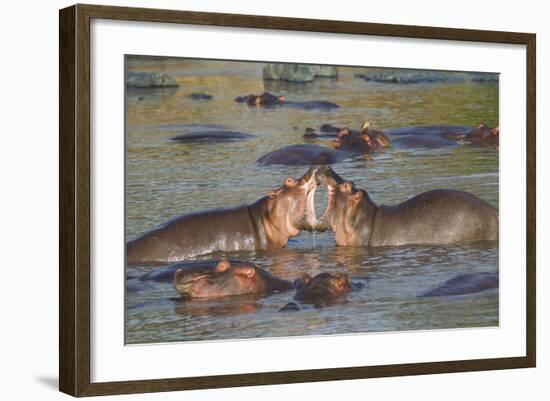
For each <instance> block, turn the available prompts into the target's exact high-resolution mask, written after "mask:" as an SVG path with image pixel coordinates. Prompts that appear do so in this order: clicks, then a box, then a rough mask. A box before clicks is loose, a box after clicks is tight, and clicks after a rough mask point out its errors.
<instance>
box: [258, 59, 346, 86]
mask: <svg viewBox="0 0 550 401" xmlns="http://www.w3.org/2000/svg"><path fill="white" fill-rule="evenodd" d="M337 76H338V70H337V69H336V67H334V66H328V65H308V64H279V63H270V64H267V65H266V66H265V67H264V69H263V77H264V79H265V80H280V81H288V82H311V81H313V80H314V79H315V78H317V77H324V78H335V77H337Z"/></svg>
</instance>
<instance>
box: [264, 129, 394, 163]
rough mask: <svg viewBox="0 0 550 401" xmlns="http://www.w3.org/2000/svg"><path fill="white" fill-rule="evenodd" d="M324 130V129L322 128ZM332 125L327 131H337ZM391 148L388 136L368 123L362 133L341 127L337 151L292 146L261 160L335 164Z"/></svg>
mask: <svg viewBox="0 0 550 401" xmlns="http://www.w3.org/2000/svg"><path fill="white" fill-rule="evenodd" d="M321 128H322V129H323V126H322V127H321ZM333 128H335V127H332V126H329V125H327V126H325V129H326V131H327V132H332V131H333ZM389 145H390V141H389V139H388V137H387V136H386V135H385V134H384V133H383V132H380V131H371V130H369V128H368V123H366V124H364V125H363V126H362V131H361V132H360V133H359V132H357V131H352V130H350V129H348V128H340V129H338V132H337V134H336V139H335V140H334V141H333V147H334V148H335V149H328V148H326V147H323V146H319V145H310V144H304V145H290V146H285V147H284V148H281V149H278V150H275V151H273V152H270V153H267V154H265V155H263V156H262V157H260V158H259V159H258V163H260V165H262V166H265V165H270V164H284V165H291V166H297V165H320V164H335V163H339V162H341V161H343V160H345V159H349V158H351V157H354V156H356V155H360V154H364V153H370V152H374V151H378V150H381V149H383V148H385V147H387V146H389Z"/></svg>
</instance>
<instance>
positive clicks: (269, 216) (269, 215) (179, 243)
mask: <svg viewBox="0 0 550 401" xmlns="http://www.w3.org/2000/svg"><path fill="white" fill-rule="evenodd" d="M314 172H315V169H313V168H310V169H309V170H308V171H307V172H306V173H305V174H304V175H303V177H301V178H299V179H295V178H291V177H288V178H287V179H286V180H285V181H284V184H283V186H281V187H279V188H276V189H274V190H273V191H271V192H270V193H269V196H266V197H264V198H261V199H260V200H258V201H257V202H255V203H253V204H251V205H243V206H237V207H232V208H224V209H212V210H205V211H200V212H191V213H187V214H184V215H183V216H180V217H177V218H175V219H173V220H170V221H168V222H167V223H165V224H163V225H161V226H160V227H157V228H154V229H152V230H151V231H148V232H146V233H145V234H143V235H141V236H140V237H138V238H136V239H134V240H131V241H129V242H128V243H127V245H126V263H127V264H130V265H132V264H150V263H157V264H159V263H173V262H178V261H182V260H186V259H190V258H193V257H195V256H197V255H205V254H209V253H212V252H216V251H224V252H231V251H237V250H254V249H271V248H281V247H284V246H285V245H286V243H287V241H288V239H289V238H290V237H294V236H296V235H298V234H299V233H300V231H301V230H311V229H312V227H311V226H310V224H309V221H308V214H309V213H310V210H311V209H312V208H311V207H308V203H310V204H312V203H313V194H314V190H315V187H316V183H315V177H314Z"/></svg>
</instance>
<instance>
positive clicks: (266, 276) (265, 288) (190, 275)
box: [173, 259, 294, 299]
mask: <svg viewBox="0 0 550 401" xmlns="http://www.w3.org/2000/svg"><path fill="white" fill-rule="evenodd" d="M178 266H179V268H178ZM174 268H175V269H176V271H175V273H174V280H173V283H174V287H175V288H176V290H177V291H178V292H179V293H180V295H181V297H182V298H183V299H193V298H218V297H226V296H232V295H244V294H267V293H271V292H281V291H287V290H291V289H293V288H294V285H293V284H292V282H290V281H288V280H282V279H280V278H278V277H275V276H273V275H272V274H270V273H268V272H267V271H265V270H263V269H261V268H259V267H258V266H256V265H255V264H253V263H250V262H242V261H238V260H231V261H230V260H225V259H224V260H219V261H216V260H210V261H205V262H202V263H196V264H194V265H185V264H182V265H174Z"/></svg>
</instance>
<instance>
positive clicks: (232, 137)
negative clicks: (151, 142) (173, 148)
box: [170, 130, 255, 143]
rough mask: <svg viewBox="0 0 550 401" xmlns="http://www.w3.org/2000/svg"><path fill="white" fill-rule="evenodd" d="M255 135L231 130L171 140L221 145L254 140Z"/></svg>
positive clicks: (181, 136)
mask: <svg viewBox="0 0 550 401" xmlns="http://www.w3.org/2000/svg"><path fill="white" fill-rule="evenodd" d="M254 137H255V135H251V134H247V133H244V132H240V131H229V130H208V131H207V130H199V131H196V132H195V131H193V132H188V133H185V134H181V135H177V136H174V137H172V138H170V140H172V141H174V142H179V143H198V142H200V143H204V142H212V143H220V142H236V141H242V140H246V139H250V138H254Z"/></svg>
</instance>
